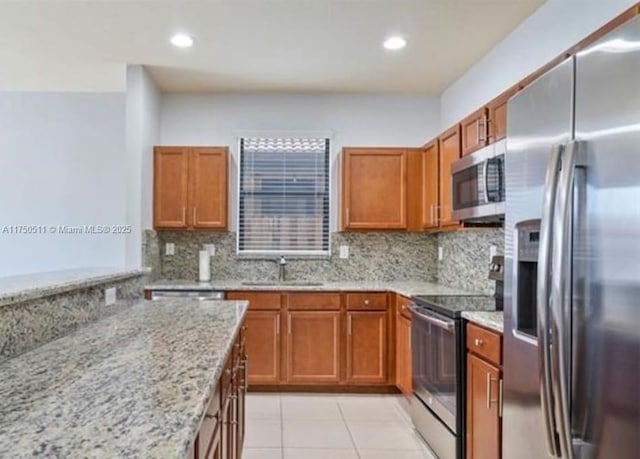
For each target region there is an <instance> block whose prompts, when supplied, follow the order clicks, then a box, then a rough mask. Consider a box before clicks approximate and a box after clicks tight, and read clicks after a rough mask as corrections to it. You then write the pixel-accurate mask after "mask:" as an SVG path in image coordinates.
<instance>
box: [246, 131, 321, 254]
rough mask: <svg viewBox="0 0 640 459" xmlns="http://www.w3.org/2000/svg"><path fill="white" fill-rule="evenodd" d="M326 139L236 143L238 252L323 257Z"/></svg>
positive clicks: (282, 139)
mask: <svg viewBox="0 0 640 459" xmlns="http://www.w3.org/2000/svg"><path fill="white" fill-rule="evenodd" d="M329 151H330V149H329V139H324V138H315V139H301V138H243V139H241V140H240V167H239V174H240V177H239V199H238V205H239V208H238V253H240V254H276V255H281V254H293V255H295V254H305V255H328V254H329Z"/></svg>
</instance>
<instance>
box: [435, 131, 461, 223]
mask: <svg viewBox="0 0 640 459" xmlns="http://www.w3.org/2000/svg"><path fill="white" fill-rule="evenodd" d="M438 148H439V152H440V168H439V172H440V207H439V220H440V226H453V225H458V224H459V222H458V221H457V220H453V219H452V217H451V213H452V211H453V208H452V193H451V187H452V180H451V165H452V164H453V163H454V162H456V161H457V160H458V159H460V127H459V126H456V127H454V128H452V129H450V130H449V131H447V132H445V133H444V134H443V135H442V136H441V137H440V138H439V139H438Z"/></svg>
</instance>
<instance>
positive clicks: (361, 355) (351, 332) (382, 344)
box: [347, 311, 387, 383]
mask: <svg viewBox="0 0 640 459" xmlns="http://www.w3.org/2000/svg"><path fill="white" fill-rule="evenodd" d="M386 380H387V313H386V312H369V311H367V312H348V313H347V382H349V383H385V382H386Z"/></svg>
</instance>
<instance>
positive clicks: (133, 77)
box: [126, 65, 160, 268]
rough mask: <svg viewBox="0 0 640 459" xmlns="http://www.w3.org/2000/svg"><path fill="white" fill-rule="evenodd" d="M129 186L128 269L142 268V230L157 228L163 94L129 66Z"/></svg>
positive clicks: (139, 69) (143, 72)
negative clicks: (156, 159)
mask: <svg viewBox="0 0 640 459" xmlns="http://www.w3.org/2000/svg"><path fill="white" fill-rule="evenodd" d="M126 94H127V97H126V99H127V102H126V106H127V110H126V151H127V156H126V183H127V185H126V187H127V202H126V214H127V223H128V224H130V225H131V227H132V232H131V233H130V234H129V235H128V236H127V241H126V244H127V249H126V252H127V258H126V262H127V266H129V267H132V268H138V267H140V266H141V258H142V248H141V247H142V231H143V230H144V229H147V228H152V226H153V215H152V205H153V196H152V191H153V190H152V188H153V146H154V145H155V144H157V143H158V141H159V139H160V92H159V91H158V88H157V87H156V84H155V83H154V81H153V80H152V79H151V77H150V76H149V74H148V73H147V71H146V70H145V69H144V68H143V67H142V66H140V65H129V66H127V93H126Z"/></svg>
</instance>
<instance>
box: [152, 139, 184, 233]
mask: <svg viewBox="0 0 640 459" xmlns="http://www.w3.org/2000/svg"><path fill="white" fill-rule="evenodd" d="M188 176H189V155H188V153H187V151H186V150H185V149H184V148H179V147H155V148H154V166H153V190H154V200H153V225H154V227H156V228H186V227H187V226H188V221H187V207H188V205H189V203H188V199H189V185H188Z"/></svg>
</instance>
